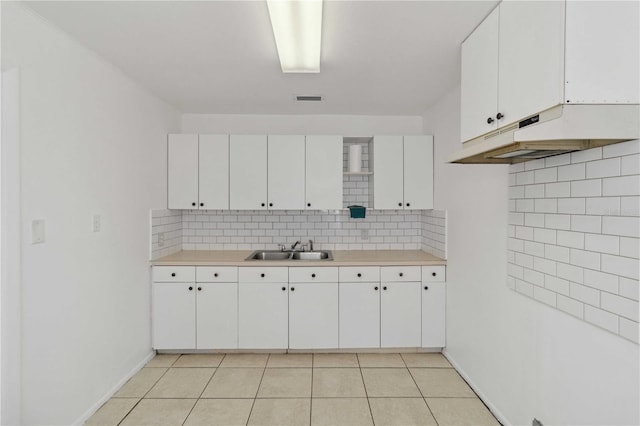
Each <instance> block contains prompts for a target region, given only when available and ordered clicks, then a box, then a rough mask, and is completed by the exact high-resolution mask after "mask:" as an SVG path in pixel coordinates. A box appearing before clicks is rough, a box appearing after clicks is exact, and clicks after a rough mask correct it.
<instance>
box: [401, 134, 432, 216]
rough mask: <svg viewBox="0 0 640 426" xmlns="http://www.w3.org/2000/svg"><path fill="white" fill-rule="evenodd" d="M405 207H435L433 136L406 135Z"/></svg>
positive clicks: (420, 208) (425, 208)
mask: <svg viewBox="0 0 640 426" xmlns="http://www.w3.org/2000/svg"><path fill="white" fill-rule="evenodd" d="M403 181H404V205H405V209H419V210H427V209H432V208H433V136H427V135H420V136H405V137H404V180H403Z"/></svg>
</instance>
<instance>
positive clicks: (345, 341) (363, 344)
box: [339, 282, 380, 349]
mask: <svg viewBox="0 0 640 426" xmlns="http://www.w3.org/2000/svg"><path fill="white" fill-rule="evenodd" d="M339 347H340V348H345V349H348V348H379V347H380V283H379V282H341V283H340V345H339Z"/></svg>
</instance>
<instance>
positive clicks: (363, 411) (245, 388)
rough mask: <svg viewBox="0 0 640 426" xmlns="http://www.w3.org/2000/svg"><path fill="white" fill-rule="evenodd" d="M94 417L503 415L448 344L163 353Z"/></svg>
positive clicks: (286, 421)
mask: <svg viewBox="0 0 640 426" xmlns="http://www.w3.org/2000/svg"><path fill="white" fill-rule="evenodd" d="M86 424H90V425H190V426H191V425H225V426H231V425H272V426H276V425H277V426H285V425H310V424H311V425H331V426H338V425H348V426H355V425H374V424H375V425H403V426H404V425H434V426H448V425H451V426H462V425H499V423H498V422H497V421H496V419H495V418H494V417H493V415H492V414H491V413H490V412H489V410H488V409H487V408H486V407H485V406H484V404H483V403H482V401H480V399H478V397H477V396H476V394H475V393H474V392H473V391H472V390H471V388H469V386H468V385H467V383H466V382H465V381H464V380H463V379H462V378H461V377H460V375H459V374H458V373H457V372H456V371H455V370H454V369H453V368H452V367H451V365H450V364H449V362H448V361H447V360H446V358H445V357H444V356H442V355H441V354H433V353H432V354H417V353H412V354H271V355H268V354H227V355H223V354H211V355H204V354H198V355H167V354H164V355H157V356H156V357H155V358H153V359H152V360H151V361H149V363H148V364H147V365H146V366H145V367H144V368H143V369H142V370H140V372H138V373H137V374H136V375H135V376H134V377H132V378H131V379H130V380H129V381H128V382H127V383H126V384H125V385H124V386H122V388H121V389H120V390H119V391H118V392H117V393H116V394H115V395H114V397H113V398H111V399H110V400H109V401H107V402H106V403H105V404H104V405H103V406H102V407H101V408H100V409H99V410H98V411H97V412H96V413H95V414H94V415H93V417H91V418H90V419H89V420H88V421H87V423H86Z"/></svg>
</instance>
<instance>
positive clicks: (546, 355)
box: [424, 89, 640, 425]
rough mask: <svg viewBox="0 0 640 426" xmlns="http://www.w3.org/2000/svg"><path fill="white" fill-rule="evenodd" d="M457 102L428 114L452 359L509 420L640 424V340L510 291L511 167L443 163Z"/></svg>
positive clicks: (452, 139)
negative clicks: (444, 218)
mask: <svg viewBox="0 0 640 426" xmlns="http://www.w3.org/2000/svg"><path fill="white" fill-rule="evenodd" d="M459 98H460V91H459V89H457V90H454V91H452V92H451V93H449V94H448V95H447V96H445V97H444V98H443V99H442V100H441V101H440V102H439V103H438V104H436V105H435V106H434V107H432V108H431V109H429V110H428V111H427V112H426V113H425V115H424V132H425V133H430V134H433V135H434V139H435V156H434V158H435V208H437V209H442V210H447V214H448V241H447V251H448V261H447V348H446V353H447V356H449V357H450V358H451V360H452V361H453V362H454V363H455V364H456V365H457V366H458V367H459V369H460V371H461V372H462V373H463V374H464V375H465V376H466V378H467V379H468V380H469V381H470V382H471V383H472V384H473V385H474V386H475V387H476V389H477V390H479V392H480V393H481V396H482V397H483V399H484V400H485V402H487V403H488V404H489V405H490V406H491V407H492V408H493V409H494V410H496V411H497V412H498V414H499V415H501V417H502V420H504V421H506V422H507V423H511V424H531V420H532V419H533V418H534V417H536V418H538V419H540V420H541V421H542V422H543V423H544V424H547V425H552V424H567V425H569V424H572V425H576V424H582V425H586V424H638V422H639V421H640V419H639V415H638V399H639V397H640V394H639V391H638V387H639V384H638V377H639V370H638V355H639V354H638V346H637V345H636V344H634V343H632V342H630V341H628V340H625V339H623V338H621V337H619V336H616V335H613V334H611V333H609V332H607V331H604V330H601V329H599V328H597V327H595V326H593V325H590V324H587V323H585V322H582V321H580V320H578V319H576V318H574V317H572V316H570V315H568V314H566V313H563V312H559V311H557V310H555V309H552V308H550V307H548V306H545V305H543V304H541V303H539V302H537V301H534V300H532V299H529V298H527V297H524V296H522V295H520V294H518V293H516V292H514V291H512V290H510V289H509V288H508V287H507V285H506V279H507V268H506V266H507V256H506V254H507V223H508V217H507V212H508V193H507V187H508V166H504V165H458V164H445V163H444V162H443V158H444V157H445V156H446V155H447V154H449V153H452V152H454V151H457V150H459V149H460V148H461V145H460V130H459V129H460V119H459V117H460V113H459V111H460V103H459Z"/></svg>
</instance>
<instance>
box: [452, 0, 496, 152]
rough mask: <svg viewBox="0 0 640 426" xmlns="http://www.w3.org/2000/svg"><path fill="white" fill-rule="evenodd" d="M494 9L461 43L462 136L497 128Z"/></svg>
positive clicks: (473, 135)
mask: <svg viewBox="0 0 640 426" xmlns="http://www.w3.org/2000/svg"><path fill="white" fill-rule="evenodd" d="M499 16H500V9H499V8H497V7H496V8H495V9H494V10H493V12H491V14H490V15H489V16H487V18H486V19H485V20H484V21H483V22H482V24H480V26H479V27H478V28H476V30H475V31H474V32H473V33H472V34H471V35H470V36H469V37H468V38H467V39H466V40H465V42H464V43H462V70H461V79H462V86H461V88H460V137H461V138H462V140H463V141H466V140H469V139H473V138H474V137H476V136H478V135H482V134H485V133H487V132H490V131H492V130H495V129H496V128H497V121H496V119H495V114H496V111H497V110H498V21H499Z"/></svg>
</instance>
